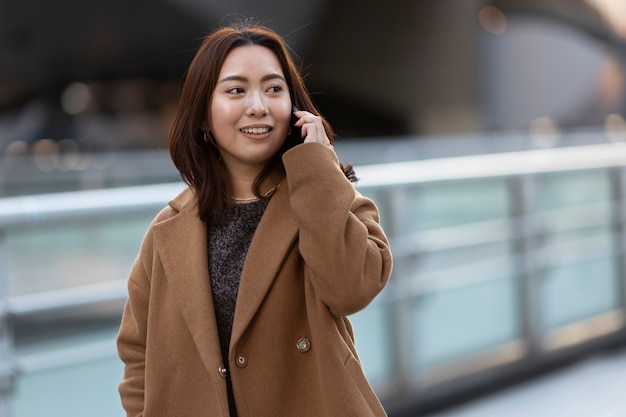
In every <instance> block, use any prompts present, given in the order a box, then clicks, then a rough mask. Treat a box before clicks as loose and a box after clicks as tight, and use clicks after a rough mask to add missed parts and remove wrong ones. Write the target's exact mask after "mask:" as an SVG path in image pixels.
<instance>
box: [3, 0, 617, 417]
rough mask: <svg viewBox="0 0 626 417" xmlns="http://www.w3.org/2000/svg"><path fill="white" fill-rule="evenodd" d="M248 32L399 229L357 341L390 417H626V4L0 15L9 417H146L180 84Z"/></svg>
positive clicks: (446, 2) (321, 4)
mask: <svg viewBox="0 0 626 417" xmlns="http://www.w3.org/2000/svg"><path fill="white" fill-rule="evenodd" d="M247 17H254V18H255V20H257V21H259V22H260V23H263V24H266V25H268V26H270V27H271V28H273V29H274V30H276V31H277V32H278V33H279V34H281V35H282V36H284V38H285V39H286V40H287V42H288V43H289V44H290V46H291V47H292V49H293V51H294V53H295V55H296V56H297V59H298V62H299V63H300V64H301V68H302V71H303V74H304V75H305V80H306V83H307V86H308V88H309V90H310V91H311V93H312V94H313V98H314V100H315V101H316V103H317V104H318V106H319V108H320V110H321V112H322V113H323V114H324V115H325V116H326V117H327V118H328V119H329V121H330V122H331V124H332V125H333V127H334V128H335V130H336V133H337V134H338V138H337V141H336V149H337V152H338V154H339V156H340V158H341V159H342V160H343V161H345V162H352V163H354V164H355V166H356V171H357V175H358V176H359V177H360V178H361V180H360V182H359V183H358V185H357V187H358V188H359V189H360V191H361V192H362V193H363V194H365V195H367V196H369V197H371V198H372V199H374V200H375V202H376V203H377V205H378V206H379V208H380V210H381V215H382V221H383V225H384V227H385V230H386V231H387V233H388V235H389V237H390V239H391V244H392V249H393V252H394V255H395V270H394V275H393V277H392V280H391V282H390V284H389V285H388V287H387V288H386V289H385V290H384V291H383V293H382V294H381V296H380V297H378V298H377V299H376V300H375V301H374V303H372V305H371V306H370V307H368V308H367V309H366V310H364V311H363V312H360V313H358V314H356V315H355V316H353V317H352V318H351V319H352V320H353V323H354V325H355V330H356V337H357V348H358V349H359V351H360V353H361V359H362V362H363V366H364V368H365V371H366V373H367V375H368V378H369V379H370V381H371V383H372V385H373V386H374V388H375V389H376V391H377V392H378V394H379V395H380V397H381V399H382V401H383V403H384V405H385V407H386V408H387V410H388V412H389V414H390V416H392V417H401V416H418V415H420V416H425V415H431V416H435V415H436V416H440V417H443V416H449V417H452V416H455V417H456V416H476V417H491V416H493V417H511V416H518V415H520V416H525V417H526V416H529V415H532V416H534V417H540V416H555V415H558V416H565V415H567V416H581V417H582V416H606V417H611V416H612V417H615V416H626V409H624V408H623V407H624V406H623V405H622V404H621V399H620V398H621V396H622V394H621V393H623V392H624V390H626V376H624V372H623V371H624V370H626V353H624V348H625V345H626V330H625V329H626V328H625V313H626V278H625V271H626V257H625V253H626V223H625V218H626V198H625V194H626V193H625V191H626V153H625V152H626V145H625V143H626V122H625V121H624V117H625V116H626V107H625V106H626V3H625V2H624V1H622V0H491V1H490V0H463V1H459V0H422V1H414V2H406V1H402V0H387V1H385V2H379V1H371V0H360V1H356V0H341V1H330V0H301V1H299V2H297V3H293V2H290V1H287V0H274V1H271V0H255V1H252V0H235V1H218V0H151V1H147V0H126V1H120V0H109V1H92V0H87V1H85V0H83V1H77V0H57V1H41V0H20V1H16V0H0V299H1V300H2V308H1V309H0V416H7V417H30V416H41V415H45V416H63V417H72V416H83V415H91V416H109V417H110V416H122V415H124V413H123V411H122V409H121V406H120V404H119V397H118V394H117V384H118V383H119V381H120V378H121V374H122V364H121V362H120V361H119V359H117V354H116V351H115V336H116V332H117V326H118V324H119V319H120V315H121V310H122V307H123V303H124V300H125V297H126V278H127V274H128V271H129V268H130V265H131V264H132V262H133V260H134V257H135V255H136V254H137V252H138V249H139V245H140V242H141V239H142V237H143V233H144V232H145V230H146V228H147V226H148V224H149V222H150V220H151V219H152V217H153V216H154V215H155V214H156V213H157V212H158V210H159V209H160V208H162V207H163V206H164V205H165V204H167V201H168V200H169V199H170V198H172V197H173V196H174V195H175V194H176V193H177V192H178V191H179V190H181V189H182V188H183V184H182V183H181V182H180V179H179V177H178V174H177V172H176V170H175V168H174V167H173V165H172V163H171V162H170V160H169V156H168V154H167V139H168V134H169V128H170V125H171V122H172V118H173V115H174V113H175V111H176V106H177V96H178V89H179V86H180V80H181V77H182V76H183V74H184V71H185V69H186V67H187V66H188V64H189V63H190V61H191V59H192V57H193V55H194V53H195V49H196V48H197V46H198V45H199V43H200V40H201V38H202V37H203V35H205V34H206V33H208V32H210V31H211V30H212V29H214V28H216V27H218V26H220V25H222V24H225V23H228V22H231V21H236V20H239V19H242V18H247ZM618 369H621V370H622V372H618V371H617V370H618ZM592 384H595V386H596V387H598V389H595V390H590V386H591V385H592ZM564 392H567V393H568V394H567V395H564V394H563V393H564ZM619 407H622V408H619Z"/></svg>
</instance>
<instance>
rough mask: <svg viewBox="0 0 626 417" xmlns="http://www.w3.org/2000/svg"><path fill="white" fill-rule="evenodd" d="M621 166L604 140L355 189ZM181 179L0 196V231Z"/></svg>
mask: <svg viewBox="0 0 626 417" xmlns="http://www.w3.org/2000/svg"><path fill="white" fill-rule="evenodd" d="M622 165H626V144H623V143H607V144H598V145H586V146H575V147H565V148H551V149H535V150H526V151H518V152H504V153H493V154H484V155H470V156H459V157H452V158H437V159H428V160H419V161H410V162H396V163H385V164H375V165H365V166H360V167H358V176H359V178H360V179H359V182H358V183H357V188H371V187H382V186H395V185H407V184H419V183H427V182H439V181H450V180H460V179H472V178H474V179H475V178H490V177H506V176H513V175H523V174H540V173H547V172H558V171H571V170H577V169H594V168H596V169H599V168H608V167H617V166H622ZM183 187H184V184H183V183H181V182H176V183H166V184H156V185H138V186H131V187H118V188H109V189H99V190H85V191H70V192H62V193H51V194H39V195H31V196H19V197H5V198H0V229H13V228H17V227H22V226H24V225H28V224H33V223H37V224H41V223H47V222H53V221H60V220H71V219H75V218H77V217H92V216H99V215H102V214H107V215H111V214H115V213H128V212H133V211H142V210H146V209H159V208H162V206H163V204H166V203H167V201H168V200H169V199H170V198H172V197H173V196H174V195H175V193H177V192H178V191H180V190H182V188H183Z"/></svg>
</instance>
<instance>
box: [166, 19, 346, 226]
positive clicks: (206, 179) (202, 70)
mask: <svg viewBox="0 0 626 417" xmlns="http://www.w3.org/2000/svg"><path fill="white" fill-rule="evenodd" d="M248 45H260V46H264V47H266V48H269V49H270V50H271V51H272V52H274V54H275V55H276V57H277V58H278V61H279V62H280V65H281V69H282V70H283V73H284V75H285V79H286V81H287V85H288V87H289V94H290V96H291V102H292V104H293V105H295V106H296V107H297V108H299V109H300V110H306V111H309V112H311V113H313V114H316V115H319V114H320V113H319V111H318V110H317V108H316V107H315V104H314V103H313V101H312V100H311V98H310V96H309V93H308V91H307V89H306V87H305V85H304V81H303V79H302V76H301V75H300V72H299V71H298V69H297V67H296V65H295V63H294V60H293V58H292V56H291V55H290V51H289V49H288V47H287V45H286V44H285V43H284V41H283V40H282V38H281V37H280V36H279V35H277V34H276V33H275V32H274V31H272V30H271V29H269V28H267V27H265V26H261V25H250V24H245V23H240V24H234V25H230V26H227V27H223V28H219V29H217V30H215V31H214V32H212V33H210V34H208V35H207V36H206V37H205V38H204V39H203V41H202V43H201V45H200V47H199V49H198V51H197V52H196V55H195V57H194V58H193V60H192V62H191V64H190V66H189V68H188V69H187V72H186V74H185V78H184V83H183V87H182V91H181V96H180V102H179V105H178V111H177V113H176V117H175V119H174V123H173V125H172V129H171V132H170V141H169V151H170V157H171V158H172V161H173V162H174V165H175V166H176V168H178V171H179V172H180V175H181V177H182V179H183V180H184V181H185V182H186V183H187V184H188V185H189V186H190V187H191V188H192V189H193V190H194V191H195V194H196V197H197V200H198V205H199V212H200V218H201V219H202V220H203V221H218V220H219V219H220V218H221V217H222V215H223V213H224V209H225V208H226V207H227V206H228V205H229V204H230V203H231V202H230V201H229V199H228V197H227V196H228V195H229V194H230V192H229V191H230V190H229V188H230V184H229V181H228V173H227V171H226V168H225V167H224V165H223V164H222V163H221V162H220V156H219V150H218V149H217V147H216V146H215V145H214V144H213V143H212V142H214V141H211V140H208V141H205V140H204V135H205V133H204V131H205V130H206V131H210V130H211V120H210V113H209V111H208V109H209V108H210V100H211V96H212V93H213V90H214V89H215V86H216V84H217V81H218V76H219V73H220V70H221V68H222V64H223V63H224V61H225V60H226V57H227V56H228V54H229V53H230V52H231V51H232V50H233V49H235V48H237V47H240V46H248ZM207 118H209V120H207ZM322 121H323V123H324V128H325V130H326V135H327V136H328V138H329V139H330V140H331V143H332V141H333V140H334V133H333V130H332V128H331V126H330V124H329V123H328V122H327V121H326V120H325V119H323V118H322ZM291 130H292V132H291V133H290V134H289V136H287V138H286V140H285V142H284V144H283V146H282V147H281V148H280V150H279V151H278V152H276V154H275V155H274V156H273V157H272V158H271V159H270V160H269V161H268V163H267V164H266V166H265V168H264V169H263V170H262V171H261V173H260V174H259V176H258V177H257V178H256V180H255V182H254V185H253V191H254V193H255V194H256V195H257V196H258V197H260V191H259V187H260V185H261V183H262V182H263V180H264V179H266V178H267V177H268V176H269V175H270V174H271V173H272V172H274V171H275V170H277V169H278V170H281V171H282V175H284V169H285V168H284V166H283V163H282V155H283V153H285V152H286V151H287V150H289V149H291V148H292V147H294V146H296V145H297V144H298V143H301V141H302V139H301V138H300V137H299V134H298V131H297V129H291ZM344 172H346V176H348V178H350V179H351V180H354V174H353V172H352V170H351V167H350V168H344Z"/></svg>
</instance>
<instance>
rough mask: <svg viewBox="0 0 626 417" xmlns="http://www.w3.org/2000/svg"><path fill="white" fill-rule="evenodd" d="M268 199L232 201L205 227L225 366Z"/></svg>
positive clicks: (232, 410)
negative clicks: (245, 268)
mask: <svg viewBox="0 0 626 417" xmlns="http://www.w3.org/2000/svg"><path fill="white" fill-rule="evenodd" d="M268 202H269V199H261V200H259V201H255V202H252V203H247V204H235V205H233V206H232V207H230V208H229V209H228V210H227V212H226V213H225V217H224V221H222V222H221V223H219V224H216V225H210V226H209V227H208V228H207V229H208V230H207V233H208V239H207V240H208V251H209V277H210V280H211V291H212V293H213V304H214V306H215V317H216V318H217V329H218V332H219V338H220V347H221V349H222V356H223V358H224V364H225V366H226V367H228V346H229V344H230V335H231V333H232V328H233V319H234V317H235V305H236V304H237V292H238V290H239V282H240V280H241V271H242V269H243V264H244V261H245V259H246V254H247V253H248V248H249V247H250V242H252V237H253V236H254V232H255V231H256V228H257V226H258V224H259V222H260V221H261V217H262V216H263V213H264V212H265V209H266V207H267V204H268ZM228 382H229V384H228V396H229V402H230V412H231V416H236V415H237V414H236V411H235V410H234V399H233V394H232V387H231V385H230V378H229V381H228Z"/></svg>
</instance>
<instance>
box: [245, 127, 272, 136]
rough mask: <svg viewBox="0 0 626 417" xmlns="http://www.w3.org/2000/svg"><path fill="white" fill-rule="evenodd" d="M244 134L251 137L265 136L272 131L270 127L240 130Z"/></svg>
mask: <svg viewBox="0 0 626 417" xmlns="http://www.w3.org/2000/svg"><path fill="white" fill-rule="evenodd" d="M240 130H241V132H242V133H246V134H249V135H263V134H265V133H269V131H270V130H272V129H271V128H269V127H250V128H244V129H240Z"/></svg>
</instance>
